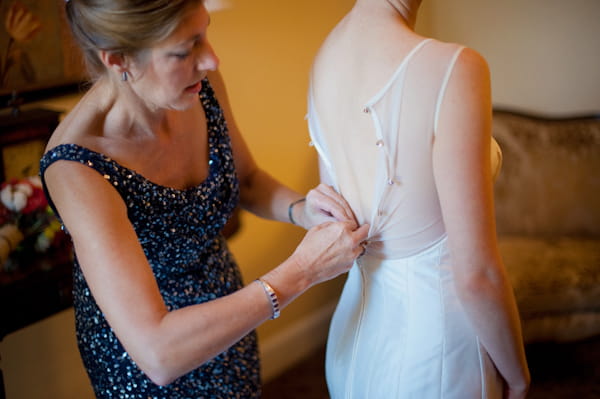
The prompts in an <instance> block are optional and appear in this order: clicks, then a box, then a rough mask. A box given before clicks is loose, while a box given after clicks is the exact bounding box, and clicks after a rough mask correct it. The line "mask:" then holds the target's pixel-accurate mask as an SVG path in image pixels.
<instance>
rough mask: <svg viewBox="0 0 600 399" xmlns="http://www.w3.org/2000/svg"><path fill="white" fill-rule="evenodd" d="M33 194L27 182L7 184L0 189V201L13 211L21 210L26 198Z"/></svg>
mask: <svg viewBox="0 0 600 399" xmlns="http://www.w3.org/2000/svg"><path fill="white" fill-rule="evenodd" d="M31 194H33V189H32V188H31V186H30V185H29V184H25V183H18V184H14V185H13V184H7V185H6V186H5V187H4V188H3V189H2V190H0V201H2V203H3V204H4V206H5V207H7V208H8V209H10V210H11V211H13V212H21V210H22V209H23V208H25V207H26V206H27V199H28V198H29V197H30V196H31Z"/></svg>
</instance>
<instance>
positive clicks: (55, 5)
mask: <svg viewBox="0 0 600 399" xmlns="http://www.w3.org/2000/svg"><path fill="white" fill-rule="evenodd" d="M0 22H1V23H0V107H6V106H7V103H8V101H10V100H11V98H12V97H13V93H16V95H17V96H18V97H19V98H21V99H23V100H24V101H33V100H36V99H40V98H44V97H48V96H52V95H57V94H60V93H61V92H65V91H67V90H76V89H77V86H78V85H79V84H80V83H81V82H83V81H84V80H85V77H86V74H85V66H84V63H83V59H82V57H81V53H80V52H79V51H78V49H77V48H76V46H75V45H74V43H73V40H72V39H71V34H70V31H69V28H68V26H67V23H66V15H65V1H64V0H2V1H0Z"/></svg>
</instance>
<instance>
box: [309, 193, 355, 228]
mask: <svg viewBox="0 0 600 399" xmlns="http://www.w3.org/2000/svg"><path fill="white" fill-rule="evenodd" d="M306 201H307V203H306V206H305V208H304V209H305V212H306V216H307V218H308V220H309V221H310V222H311V224H312V225H314V224H319V223H323V222H325V221H332V220H336V221H352V222H354V223H356V219H355V217H354V213H353V212H352V209H351V208H350V205H348V203H347V202H346V200H344V198H343V197H342V196H341V195H339V194H338V193H337V192H336V191H335V190H334V189H333V188H331V187H330V186H327V185H325V184H319V185H318V186H317V187H315V188H314V189H312V190H310V191H309V192H308V194H307V196H306ZM355 226H356V225H355Z"/></svg>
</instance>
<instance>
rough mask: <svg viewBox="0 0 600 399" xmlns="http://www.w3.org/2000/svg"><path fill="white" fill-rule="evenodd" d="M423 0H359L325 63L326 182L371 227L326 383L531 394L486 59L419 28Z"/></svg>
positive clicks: (368, 390)
mask: <svg viewBox="0 0 600 399" xmlns="http://www.w3.org/2000/svg"><path fill="white" fill-rule="evenodd" d="M419 5H420V1H419V0H357V1H356V2H355V5H354V7H353V8H352V9H351V11H350V12H349V13H348V14H347V15H346V16H345V17H344V18H343V20H342V21H341V22H340V23H339V24H338V25H337V26H336V27H335V28H334V29H333V31H332V32H331V34H330V35H329V37H328V38H327V40H326V41H325V43H324V44H323V46H322V48H321V50H320V52H319V53H318V55H317V57H316V60H315V63H314V68H313V73H312V81H311V89H310V93H309V110H308V121H309V124H310V131H311V135H312V139H313V143H314V144H315V147H316V148H317V150H318V151H319V154H320V159H321V166H322V172H323V179H325V180H326V181H327V182H330V183H332V184H333V185H334V186H335V187H336V189H337V190H339V192H340V194H342V196H344V198H345V199H346V200H347V201H348V203H349V204H350V206H351V207H352V209H353V211H354V212H355V214H356V217H357V219H358V221H359V222H365V223H369V224H370V230H371V231H370V233H369V239H368V241H369V245H368V247H367V248H366V254H365V256H363V257H361V258H359V259H358V260H357V261H356V263H355V266H354V267H353V268H352V269H351V271H350V274H349V276H348V279H347V280H346V285H345V287H344V291H343V293H342V297H341V299H340V302H339V304H338V307H337V309H336V312H335V315H334V317H333V320H332V323H331V329H330V332H329V340H328V347H327V361H326V370H327V381H328V385H329V388H330V392H331V396H332V398H333V399H339V398H347V399H349V398H357V399H359V398H360V399H362V398H378V399H382V398H420V399H427V398H446V399H450V398H456V399H465V398H501V397H503V391H504V392H505V395H506V396H505V397H508V398H511V399H515V398H523V397H524V396H525V393H526V392H527V387H528V383H529V373H528V370H527V364H526V360H525V355H524V350H523V343H522V339H521V331H520V325H519V317H518V313H517V308H516V305H515V300H514V297H513V293H512V290H511V287H510V285H509V282H508V281H507V278H506V273H505V270H504V266H503V264H502V260H501V258H500V255H499V253H498V249H497V245H496V235H495V222H494V211H493V203H492V181H493V173H494V172H495V171H496V170H497V167H498V159H499V158H498V157H497V155H498V152H497V147H496V146H495V145H494V142H493V141H492V146H490V141H491V137H490V136H491V134H490V133H491V100H490V97H491V96H490V87H489V86H490V84H489V83H490V82H489V72H488V68H487V65H486V62H485V60H484V59H483V58H482V57H481V56H480V55H479V54H477V53H476V52H475V51H473V50H471V49H468V48H464V47H463V46H460V45H457V44H453V43H443V42H440V41H437V40H433V39H431V38H426V37H423V36H421V35H419V34H417V33H415V31H414V29H413V28H414V24H415V20H416V17H417V10H418V8H419ZM490 148H492V149H494V153H493V154H494V155H496V156H495V157H493V158H492V159H493V162H492V163H490ZM490 165H491V167H490Z"/></svg>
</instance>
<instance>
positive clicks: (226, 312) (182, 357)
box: [45, 161, 367, 385]
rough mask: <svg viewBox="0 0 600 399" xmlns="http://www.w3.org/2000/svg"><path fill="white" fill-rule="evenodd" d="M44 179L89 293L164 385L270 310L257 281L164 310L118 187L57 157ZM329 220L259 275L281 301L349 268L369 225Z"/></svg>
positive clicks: (146, 369)
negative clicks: (213, 297)
mask: <svg viewBox="0 0 600 399" xmlns="http://www.w3.org/2000/svg"><path fill="white" fill-rule="evenodd" d="M45 180H46V185H47V187H48V190H49V193H50V195H51V197H52V200H53V202H54V204H55V205H56V207H57V209H58V212H59V214H60V215H61V218H62V220H63V222H64V224H65V226H66V228H67V229H68V231H69V233H70V234H71V237H72V239H73V243H74V246H75V251H76V253H77V258H78V260H79V263H80V265H81V268H82V271H83V274H84V276H85V279H86V281H87V283H88V285H89V287H90V290H91V292H92V294H93V296H94V299H95V300H96V302H97V303H98V306H99V307H100V309H101V310H102V312H103V313H104V315H105V316H106V319H107V321H108V323H109V324H110V326H111V327H112V328H113V330H114V331H115V334H116V335H117V337H118V338H119V340H120V341H121V342H122V343H123V345H124V347H125V348H126V350H127V352H128V353H129V354H130V356H131V357H132V359H133V360H134V361H135V362H136V363H137V364H138V365H139V367H140V368H141V369H142V370H143V371H144V372H145V373H146V374H147V375H148V377H149V378H151V379H152V380H153V381H154V382H155V383H157V384H160V385H162V384H168V383H170V382H171V381H173V380H174V379H176V378H177V377H179V376H181V375H183V374H185V373H187V372H189V371H190V370H193V369H195V368H197V367H199V366H200V365H202V364H203V363H204V362H206V361H207V360H209V359H211V358H212V357H214V356H215V355H217V354H219V353H221V352H222V351H224V350H225V349H227V348H228V347H229V346H231V345H232V344H234V343H235V342H237V341H238V340H239V339H241V338H242V337H243V336H245V335H246V334H248V333H249V332H250V331H251V330H253V329H254V328H256V327H257V326H258V325H259V324H261V323H262V322H264V321H265V320H267V319H269V318H270V316H271V315H272V310H271V304H270V302H269V301H268V300H267V297H266V295H265V292H264V291H263V288H262V287H261V286H260V285H259V284H249V285H248V286H246V287H244V288H243V289H241V290H239V291H237V292H235V293H233V294H231V295H228V296H225V297H223V298H220V299H217V300H214V301H210V302H207V303H203V304H199V305H193V306H189V307H186V308H182V309H179V310H175V311H171V312H169V311H168V310H167V308H166V306H165V303H164V301H163V299H162V296H161V294H160V292H159V289H158V286H157V283H156V280H155V278H154V275H153V273H152V270H151V268H150V265H149V264H148V261H147V259H146V257H145V255H144V252H143V250H142V247H141V246H140V244H139V242H138V238H137V236H136V233H135V231H134V229H133V227H132V225H131V223H130V222H129V220H128V217H127V210H126V206H125V204H124V203H123V201H122V199H121V197H120V196H119V195H118V193H117V192H116V190H115V189H114V188H113V187H112V186H111V185H110V184H109V183H108V182H107V181H106V180H105V179H104V178H103V177H102V176H100V175H99V174H98V173H97V172H96V171H94V170H92V169H90V168H88V167H87V166H84V165H80V164H79V163H76V162H68V161H58V162H56V163H54V164H52V165H51V166H50V167H49V168H48V169H47V170H46V172H45ZM353 230H354V228H353V226H351V224H349V223H328V224H324V225H322V226H319V227H316V228H314V229H311V230H310V231H309V232H308V233H307V235H306V237H305V238H304V240H303V241H302V243H301V244H300V246H299V247H298V249H297V250H296V251H295V252H294V254H292V255H291V256H290V257H289V258H288V259H287V260H286V261H284V262H283V263H282V264H281V265H279V266H278V267H277V268H275V269H274V270H273V271H271V272H269V273H268V274H266V275H265V276H264V279H265V280H266V281H268V282H269V283H270V284H271V285H272V286H273V287H274V288H275V289H276V290H277V295H278V297H279V302H280V304H281V306H282V307H284V306H286V305H287V304H288V303H289V302H290V301H292V300H293V299H294V298H295V297H296V296H298V295H300V294H301V293H303V292H304V291H305V290H307V289H308V288H310V287H311V286H313V285H315V284H317V283H319V282H321V281H324V280H328V279H330V278H333V277H335V276H337V275H339V274H340V273H343V272H345V271H347V270H348V268H349V267H350V265H351V263H352V261H353V259H354V258H355V257H356V256H358V255H359V254H360V252H361V250H362V248H361V247H360V245H359V244H360V242H361V241H362V240H363V239H364V238H365V236H366V233H367V228H366V227H365V228H361V229H359V230H356V231H353Z"/></svg>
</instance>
